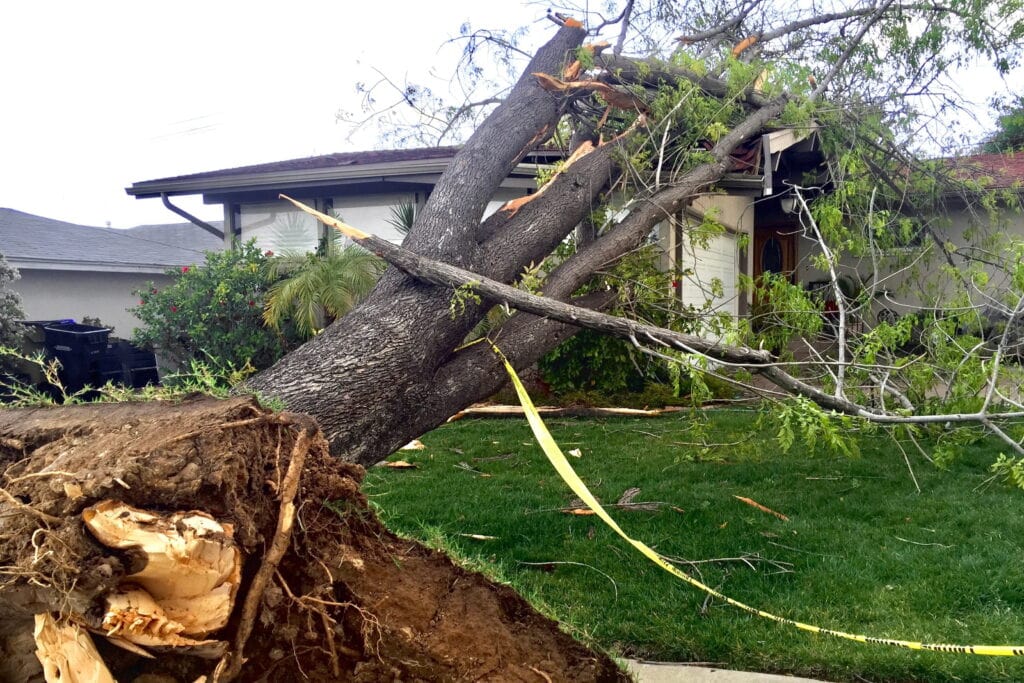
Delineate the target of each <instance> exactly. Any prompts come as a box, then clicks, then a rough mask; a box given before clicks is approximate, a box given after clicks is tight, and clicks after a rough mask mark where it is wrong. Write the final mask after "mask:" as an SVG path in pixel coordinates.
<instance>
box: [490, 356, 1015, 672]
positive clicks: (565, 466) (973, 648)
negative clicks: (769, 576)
mask: <svg viewBox="0 0 1024 683" xmlns="http://www.w3.org/2000/svg"><path fill="white" fill-rule="evenodd" d="M491 346H492V348H493V349H494V352H495V353H496V354H498V356H500V357H501V360H502V361H503V362H504V363H505V370H507V371H508V374H509V377H511V379H512V384H513V386H514V387H515V389H516V394H518V396H519V402H520V403H522V405H523V410H524V411H525V412H526V419H527V420H528V421H529V423H530V428H531V429H532V430H533V435H534V437H535V438H536V439H537V442H538V443H539V444H540V446H541V448H542V449H543V450H544V453H545V455H547V457H548V460H549V461H550V462H551V464H552V465H553V466H554V468H555V470H556V471H557V472H558V474H559V475H561V477H562V479H563V480H565V483H566V484H568V485H569V488H570V489H572V492H573V493H575V494H576V496H578V497H579V499H580V500H582V501H583V502H584V503H585V504H586V505H587V507H589V508H590V509H591V510H593V511H594V514H596V515H597V516H598V517H600V518H601V519H602V520H603V521H604V523H605V524H607V525H608V526H609V527H611V528H612V530H613V531H615V533H617V534H618V535H619V536H621V537H622V538H623V539H624V540H625V541H626V542H627V543H629V544H630V545H632V546H633V547H634V548H636V549H637V550H639V551H640V552H641V553H643V555H644V556H645V557H647V559H649V560H650V561H651V562H653V563H654V564H656V565H658V566H659V567H661V568H662V569H664V570H665V571H667V572H668V573H669V574H671V575H672V576H674V577H676V578H677V579H681V580H683V581H685V582H686V583H688V584H690V585H691V586H693V587H695V588H698V589H700V590H702V591H704V592H705V593H707V594H709V595H712V596H714V597H716V598H718V599H719V600H722V601H724V602H727V603H729V604H730V605H732V606H734V607H739V608H740V609H741V610H744V611H745V612H750V613H751V614H756V615H757V616H759V617H763V618H765V619H770V620H771V621H776V622H778V623H780V624H789V625H790V626H795V627H796V628H798V629H801V630H803V631H810V632H811V633H821V634H824V635H827V636H835V637H836V638H843V639H844V640H852V641H855V642H858V643H874V644H877V645H892V646H894V647H902V648H906V649H908V650H934V651H936V652H957V653H962V654H971V655H988V656H993V657H1014V656H1017V657H1024V645H946V644H941V643H919V642H915V641H910V640H896V639H893V638H872V637H870V636H861V635H856V634H853V633H845V632H843V631H833V630H832V629H828V628H821V627H820V626H814V625H812V624H805V623H802V622H799V621H795V620H793V619H787V618H786V617H780V616H778V615H776V614H772V613H770V612H765V611H763V610H759V609H757V608H756V607H751V606H750V605H745V604H744V603H742V602H740V601H738V600H733V599H732V598H730V597H728V596H727V595H723V594H722V593H719V592H718V591H716V590H715V589H714V588H711V587H710V586H707V585H705V584H703V583H701V582H700V581H698V580H697V579H695V578H693V577H692V576H690V575H689V574H687V573H686V572H684V571H682V570H680V569H679V568H678V567H676V566H674V565H672V564H670V563H669V562H667V561H666V560H665V559H663V558H662V557H661V556H660V555H659V554H658V553H656V552H655V551H654V550H653V549H651V548H650V546H648V545H647V544H646V543H643V542H642V541H637V540H635V539H633V538H630V537H629V536H628V535H627V534H626V532H625V531H623V530H622V528H621V527H620V526H619V525H618V524H617V523H616V522H615V520H614V519H612V517H611V515H609V514H608V513H607V512H606V511H605V509H604V508H603V507H601V504H600V503H599V502H598V501H597V498H595V497H594V494H592V493H591V492H590V489H588V488H587V485H586V484H584V483H583V480H582V479H580V477H579V475H578V474H576V471H575V470H574V469H573V468H572V465H570V464H569V461H568V460H567V459H566V457H565V455H563V454H562V450H561V449H560V448H559V447H558V444H557V443H555V439H554V437H552V436H551V432H549V431H548V428H547V426H545V424H544V421H543V420H542V419H541V417H540V413H538V412H537V408H536V407H534V405H533V401H531V400H530V395H529V394H527V393H526V389H525V388H524V387H523V383H522V382H521V381H519V376H518V375H517V374H516V371H515V370H514V369H513V368H512V365H511V364H510V363H509V362H508V359H507V358H505V355H504V354H503V353H502V352H501V350H500V349H498V347H497V346H494V345H493V344H492V345H491Z"/></svg>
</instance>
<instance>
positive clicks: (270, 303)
mask: <svg viewBox="0 0 1024 683" xmlns="http://www.w3.org/2000/svg"><path fill="white" fill-rule="evenodd" d="M386 265H387V264H386V263H384V261H382V260H381V259H379V258H377V257H376V256H374V255H373V254H371V253H370V252H368V251H366V250H365V249H363V248H362V247H360V246H358V245H356V244H341V243H340V240H339V239H338V238H337V237H336V236H335V233H333V232H329V233H327V234H326V235H325V236H324V238H323V239H322V240H321V242H320V246H319V247H318V248H317V250H316V252H313V253H308V254H286V255H283V256H278V257H276V258H274V259H272V260H271V261H270V263H269V264H268V268H267V275H268V277H269V279H270V281H271V282H273V283H274V284H272V285H271V286H270V289H269V290H268V291H267V298H266V305H265V307H264V309H263V320H264V322H265V323H266V324H267V325H269V326H270V327H272V328H274V329H275V330H278V331H280V330H281V328H282V327H283V326H284V325H285V324H286V323H288V322H291V324H293V325H294V326H295V329H296V331H297V332H298V333H299V334H300V335H301V336H303V337H306V338H308V337H312V336H313V335H315V334H317V333H319V332H320V331H321V330H322V329H324V328H325V327H326V326H327V325H329V324H330V323H331V322H333V321H334V320H336V319H337V318H340V317H341V316H343V315H345V314H346V313H348V312H349V311H350V310H351V309H352V308H353V307H354V306H355V305H356V304H357V303H359V301H360V300H361V299H362V298H363V297H364V296H366V294H368V293H369V292H370V290H371V289H373V286H374V284H376V282H377V279H378V278H379V277H380V275H381V273H383V272H384V268H385V266H386Z"/></svg>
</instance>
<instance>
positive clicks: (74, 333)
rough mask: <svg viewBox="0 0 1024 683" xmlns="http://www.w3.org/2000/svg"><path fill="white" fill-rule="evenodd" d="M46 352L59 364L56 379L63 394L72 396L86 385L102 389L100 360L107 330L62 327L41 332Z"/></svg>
mask: <svg viewBox="0 0 1024 683" xmlns="http://www.w3.org/2000/svg"><path fill="white" fill-rule="evenodd" d="M43 332H44V333H45V335H46V350H47V351H48V352H49V353H50V354H51V355H53V357H54V358H56V359H57V360H59V361H60V365H61V367H60V371H59V373H58V376H59V377H60V381H61V382H62V383H63V384H64V390H65V391H67V392H68V393H73V392H76V391H78V390H80V389H81V388H82V387H84V386H85V385H87V384H88V385H91V386H93V387H98V386H101V385H102V384H103V383H104V382H105V380H104V379H103V375H102V365H103V360H104V358H105V357H106V355H107V341H108V340H109V338H110V330H109V329H108V328H106V327H96V326H95V325H82V324H79V323H61V324H58V325H52V326H48V327H44V328H43Z"/></svg>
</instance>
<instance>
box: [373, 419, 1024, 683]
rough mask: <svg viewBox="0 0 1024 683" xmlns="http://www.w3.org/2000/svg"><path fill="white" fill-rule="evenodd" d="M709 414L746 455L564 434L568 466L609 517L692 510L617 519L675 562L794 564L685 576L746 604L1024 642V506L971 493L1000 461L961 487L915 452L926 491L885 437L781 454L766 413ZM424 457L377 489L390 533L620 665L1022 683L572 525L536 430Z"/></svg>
mask: <svg viewBox="0 0 1024 683" xmlns="http://www.w3.org/2000/svg"><path fill="white" fill-rule="evenodd" d="M709 415H710V420H711V424H712V429H711V431H710V434H709V435H708V436H707V438H708V439H709V440H710V441H717V442H722V443H726V442H736V441H739V443H734V444H733V445H725V446H711V447H709V448H703V447H695V446H693V445H689V442H693V441H696V440H699V439H700V438H701V437H700V436H698V435H695V434H694V433H693V432H692V431H691V429H690V427H691V425H692V421H691V418H690V417H689V416H688V415H687V414H685V413H684V414H681V415H679V416H673V417H664V418H658V419H654V420H626V419H608V420H565V419H562V420H550V421H549V422H548V426H549V428H550V429H551V431H552V433H553V434H554V436H555V438H556V439H557V440H558V442H559V444H560V445H561V446H562V449H563V450H564V451H569V450H570V449H573V448H579V449H581V451H582V453H583V455H582V457H581V458H572V457H570V460H571V461H572V464H573V466H574V467H576V469H577V471H578V472H579V474H580V476H581V477H582V478H583V480H584V481H586V482H587V484H588V485H589V486H590V488H591V490H592V491H593V492H594V493H595V494H596V495H597V496H598V498H599V499H600V500H601V501H602V502H604V503H606V504H608V503H615V502H616V501H617V500H618V499H619V496H620V495H621V494H622V493H623V491H625V490H626V489H628V488H630V487H634V486H635V487H639V488H640V489H641V491H640V494H639V495H638V496H637V498H636V501H637V502H638V501H663V502H665V503H668V504H669V505H671V506H674V507H676V508H679V510H676V509H673V508H672V507H669V506H663V507H661V508H660V509H659V510H658V511H656V512H644V511H627V510H618V509H612V510H611V512H612V515H613V516H614V517H615V518H616V519H617V520H618V521H619V523H620V524H621V525H622V526H623V527H624V529H625V530H626V532H627V533H628V534H630V535H632V536H633V537H634V538H637V539H640V540H643V541H645V542H646V543H647V544H649V545H651V546H652V547H654V548H655V549H656V550H658V551H659V552H660V553H662V554H663V555H668V556H674V557H681V558H686V559H689V560H706V559H713V558H736V557H741V556H748V557H749V556H757V557H760V558H764V559H765V560H771V561H774V562H777V563H788V564H780V565H773V564H771V563H769V562H765V561H761V562H757V561H755V562H754V569H752V568H751V567H749V566H747V565H746V564H744V563H742V562H737V561H732V562H722V563H705V564H700V565H697V567H696V569H688V568H687V567H685V566H684V567H683V568H684V569H687V571H691V572H698V570H699V572H698V573H699V576H700V578H702V580H703V581H704V582H705V583H707V584H709V585H711V586H713V587H716V588H718V589H719V590H721V591H722V592H723V593H725V594H726V595H729V596H730V597H733V598H735V599H737V600H740V601H743V602H746V603H748V604H750V605H753V606H755V607H759V608H761V609H764V610H767V611H770V612H774V613H776V614H779V615H783V616H787V617H791V618H794V619H797V620H800V621H804V622H808V623H812V624H816V625H820V626H824V627H829V628H834V629H838V630H843V631H847V632H852V633H860V634H865V635H869V636H877V637H887V638H899V639H904V640H920V641H925V642H947V643H960V644H1024V553H1022V544H1024V515H1022V514H1021V512H1022V508H1024V492H1022V491H1020V490H1018V489H1013V488H1011V487H1009V486H1006V485H1003V484H998V483H996V484H992V485H989V486H987V487H984V488H982V489H980V490H977V491H975V490H974V489H975V488H976V487H977V486H978V485H979V484H981V483H982V482H983V481H984V480H985V479H987V478H988V472H987V467H988V465H989V464H990V463H991V462H992V461H993V460H994V457H995V453H996V452H997V449H996V448H994V447H993V446H991V445H990V446H988V447H986V446H985V445H978V446H972V447H969V448H968V449H966V450H965V453H964V454H963V456H962V457H961V458H960V459H959V461H958V462H957V463H956V464H954V465H953V466H952V468H951V469H950V470H948V471H940V470H937V469H935V468H934V467H932V466H931V465H929V464H928V463H926V462H924V461H923V459H922V458H921V457H920V456H916V457H915V456H914V453H913V452H912V453H911V457H912V463H913V464H914V469H915V472H916V475H917V478H918V481H919V482H920V485H921V489H922V492H921V493H918V492H917V491H916V489H915V487H914V483H913V481H912V479H911V477H910V475H909V473H908V471H907V467H906V464H905V463H904V461H903V456H902V454H901V453H900V452H899V449H898V448H897V447H896V446H895V445H894V443H893V441H892V440H890V439H889V438H887V437H884V436H881V435H876V436H864V437H862V438H861V439H860V447H861V448H860V450H861V454H860V457H858V458H845V457H842V456H831V455H813V454H811V455H808V454H806V453H801V452H800V449H799V446H794V448H793V450H792V451H791V452H790V453H789V454H782V453H780V452H779V448H778V446H777V444H776V442H775V441H774V440H773V438H772V436H771V434H770V433H768V432H765V431H752V430H751V428H752V425H753V422H754V421H755V418H756V413H753V412H744V411H722V410H719V411H712V412H710V413H709ZM422 441H423V442H424V443H425V444H426V445H427V449H426V450H423V451H404V452H402V453H401V454H399V455H397V456H396V458H401V459H405V460H409V461H411V462H414V463H416V464H418V466H419V467H418V469H415V470H389V469H385V468H374V469H371V470H370V471H369V473H368V475H367V479H366V483H365V485H364V490H365V491H366V493H367V494H368V495H369V496H370V499H371V501H373V503H374V504H375V505H376V506H377V507H378V511H379V513H380V514H381V516H382V517H383V519H384V521H385V523H386V524H387V525H388V526H389V527H390V528H392V529H393V530H395V531H397V532H399V533H403V534H406V535H408V536H412V537H416V538H420V539H422V540H425V541H427V542H428V543H431V544H433V545H435V546H440V547H442V548H444V549H445V550H447V551H449V552H450V553H452V554H454V555H455V556H456V557H458V558H459V559H460V560H461V561H463V562H464V563H466V564H468V565H469V566H470V567H472V568H473V569H478V570H482V571H484V572H486V573H488V574H490V575H491V576H494V577H497V578H498V580H502V581H505V582H508V583H510V584H511V585H513V586H514V587H515V588H516V589H517V590H519V591H520V592H522V593H523V594H524V595H525V596H526V597H527V598H528V599H530V600H531V601H532V602H533V603H534V604H535V605H537V606H538V607H539V608H540V609H541V610H542V611H544V612H545V613H547V614H549V615H551V616H553V617H555V618H558V619H560V620H562V621H563V622H565V623H566V624H567V626H568V627H569V628H570V629H572V630H573V632H574V633H576V634H577V635H578V636H580V637H582V638H583V639H585V640H587V641H589V642H591V643H593V644H596V645H599V646H602V647H604V648H607V649H608V650H610V651H612V652H613V653H617V654H624V655H630V656H637V657H644V658H649V659H655V660H671V661H683V660H686V661H695V662H708V663H714V664H716V665H719V666H725V667H732V668H737V669H749V670H761V671H771V672H785V673H792V674H799V675H805V676H817V677H820V678H825V679H828V680H835V681H840V680H849V681H864V680H868V681H890V680H891V681H1020V680H1024V658H991V657H978V656H966V655H952V654H943V653H934V652H912V651H907V650H901V649H895V648H889V647H884V646H879V645H861V644H857V643H849V642H844V641H840V640H837V639H833V638H830V637H826V636H819V635H814V634H809V633H805V632H802V631H797V630H795V629H793V628H791V627H788V626H781V625H778V624H775V623H772V622H769V621H766V620H764V619H760V618H757V617H754V616H752V615H749V614H746V613H744V612H741V611H739V610H737V609H735V608H733V607H730V606H728V605H725V604H723V603H720V602H718V601H715V600H706V598H707V596H706V595H705V594H703V593H701V592H699V591H697V590H696V589H694V588H691V587H690V586H688V585H686V584H684V583H682V582H681V581H679V580H677V579H674V578H672V577H671V576H669V575H668V574H667V573H665V572H664V571H663V570H661V569H659V568H657V567H656V566H654V565H653V564H651V563H649V562H648V561H647V560H646V559H645V558H643V557H642V556H641V555H640V554H639V553H637V552H636V551H635V550H633V549H632V548H630V547H629V546H628V545H627V544H626V543H624V542H623V541H622V540H621V539H619V538H618V537H617V536H615V535H614V533H613V532H612V531H611V530H609V529H607V528H605V527H604V525H603V524H602V523H601V522H600V520H598V519H597V518H596V517H592V516H589V517H588V516H573V515H568V514H565V513H563V512H560V511H558V509H559V508H563V507H566V506H568V505H569V504H570V502H571V500H572V494H571V492H569V490H568V489H567V487H566V486H565V484H564V483H563V482H562V481H561V479H560V478H559V477H558V475H557V474H556V473H555V472H554V470H553V469H552V468H551V467H550V465H549V464H548V463H547V461H546V459H545V458H544V456H543V454H542V453H541V451H540V448H539V447H538V446H537V445H536V443H535V442H534V441H533V439H532V436H531V434H530V431H529V428H528V427H527V425H526V424H525V421H520V420H463V421H459V422H456V423H454V424H451V425H448V426H446V427H444V428H441V429H438V430H436V431H434V432H432V433H430V434H428V435H426V436H425V437H423V439H422ZM467 468H469V469H467ZM473 470H475V471H473ZM483 475H488V476H483ZM734 495H738V496H746V497H749V498H752V499H754V500H756V501H758V502H759V503H761V504H763V505H766V506H768V507H769V508H771V509H773V510H777V511H779V512H782V513H785V514H786V515H788V516H789V518H790V521H789V522H784V521H782V520H780V519H777V518H775V517H773V516H771V515H769V514H765V513H763V512H760V511H758V510H756V509H754V508H751V507H749V506H747V505H744V504H743V503H741V502H739V501H737V500H736V499H735V498H733V496H734ZM464 534H466V535H464ZM468 534H478V535H483V536H494V537H496V539H494V540H476V539H473V538H471V537H470V536H468ZM526 563H540V564H536V565H531V564H526ZM789 565H791V567H790V566H789ZM780 567H781V568H789V569H790V571H781V570H780Z"/></svg>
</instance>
